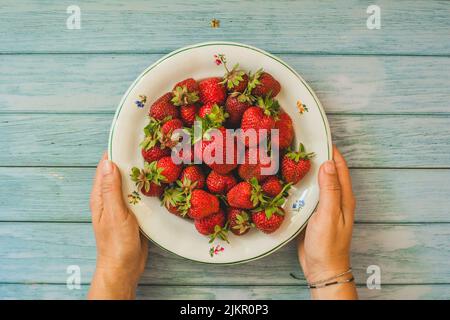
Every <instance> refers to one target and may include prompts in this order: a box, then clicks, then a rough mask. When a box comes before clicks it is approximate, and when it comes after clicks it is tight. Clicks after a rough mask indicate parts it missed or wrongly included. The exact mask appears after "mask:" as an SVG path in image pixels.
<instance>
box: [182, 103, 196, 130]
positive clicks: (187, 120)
mask: <svg viewBox="0 0 450 320" xmlns="http://www.w3.org/2000/svg"><path fill="white" fill-rule="evenodd" d="M197 112H198V107H197V106H196V105H195V104H188V105H186V106H181V108H180V115H181V119H182V120H183V123H184V124H185V125H186V126H188V127H192V126H193V125H194V121H195V115H196V114H197Z"/></svg>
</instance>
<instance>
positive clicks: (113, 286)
mask: <svg viewBox="0 0 450 320" xmlns="http://www.w3.org/2000/svg"><path fill="white" fill-rule="evenodd" d="M136 287H137V281H136V280H135V279H133V277H130V275H129V274H127V273H126V272H123V270H115V269H110V268H102V267H97V268H96V269H95V273H94V277H93V278H92V283H91V288H90V290H89V295H88V297H89V299H105V300H114V299H122V300H130V299H134V298H135V296H136Z"/></svg>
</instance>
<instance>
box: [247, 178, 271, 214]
mask: <svg viewBox="0 0 450 320" xmlns="http://www.w3.org/2000/svg"><path fill="white" fill-rule="evenodd" d="M250 184H251V185H252V193H251V195H250V201H251V202H252V204H253V206H254V207H256V206H258V205H262V204H265V203H266V202H267V197H266V196H265V195H264V193H263V191H262V188H261V185H260V184H259V182H258V180H257V179H256V178H255V177H253V178H251V179H250Z"/></svg>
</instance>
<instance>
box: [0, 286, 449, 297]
mask: <svg viewBox="0 0 450 320" xmlns="http://www.w3.org/2000/svg"><path fill="white" fill-rule="evenodd" d="M88 289H89V286H88V285H82V286H81V289H80V290H69V289H67V287H66V285H62V284H59V285H58V284H0V297H2V298H3V299H26V300H30V299H44V300H50V299H57V300H61V299H71V300H74V299H85V298H86V295H87V291H88ZM358 295H359V298H360V299H376V300H388V299H389V300H392V299H406V300H412V299H431V300H448V299H449V298H450V286H449V285H406V286H405V285H402V286H400V285H386V286H382V287H381V289H380V290H369V289H367V288H366V287H363V286H362V287H361V286H360V287H358ZM309 298H310V295H309V289H308V288H306V287H305V286H245V287H241V286H161V285H151V286H149V285H140V286H139V287H138V290H137V299H148V300H159V299H171V300H176V299H180V300H199V299H220V300H228V299H231V300H236V299H239V300H247V299H255V300H281V299H286V300H307V299H309Z"/></svg>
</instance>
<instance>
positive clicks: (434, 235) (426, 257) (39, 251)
mask: <svg viewBox="0 0 450 320" xmlns="http://www.w3.org/2000/svg"><path fill="white" fill-rule="evenodd" d="M205 241H206V239H205ZM352 256H353V258H352V264H353V268H354V270H355V277H356V279H357V281H358V283H362V284H364V283H365V281H366V278H367V276H368V275H367V274H366V269H367V267H368V266H369V265H377V266H379V267H380V268H381V277H382V284H430V283H448V279H450V248H449V246H448V224H420V225H383V224H370V225H356V226H355V230H354V236H353V246H352ZM69 265H78V266H80V268H81V281H82V283H84V284H87V283H89V282H90V279H91V276H92V272H93V269H94V266H95V244H94V239H93V233H92V230H91V225H90V224H86V223H81V224H79V223H43V222H41V223H5V222H4V223H1V224H0V283H65V282H66V277H67V274H66V268H67V267H68V266H69ZM261 273H264V277H261ZM141 283H143V284H160V285H203V286H204V285H210V286H214V285H299V284H304V283H305V281H304V280H303V276H302V272H301V270H300V266H299V264H298V261H297V248H296V243H295V241H293V242H291V243H289V244H288V245H286V246H285V247H283V248H282V249H280V250H279V251H277V252H275V253H274V254H272V255H270V256H269V257H266V258H263V259H261V260H257V261H253V262H250V263H247V264H243V265H234V266H214V265H204V264H198V263H194V262H190V261H187V260H184V259H182V258H178V257H177V256H175V255H173V254H170V253H168V252H166V251H163V250H161V249H159V248H157V247H156V246H155V245H151V246H150V253H149V260H148V263H147V269H146V272H145V273H144V275H143V277H142V279H141Z"/></svg>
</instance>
